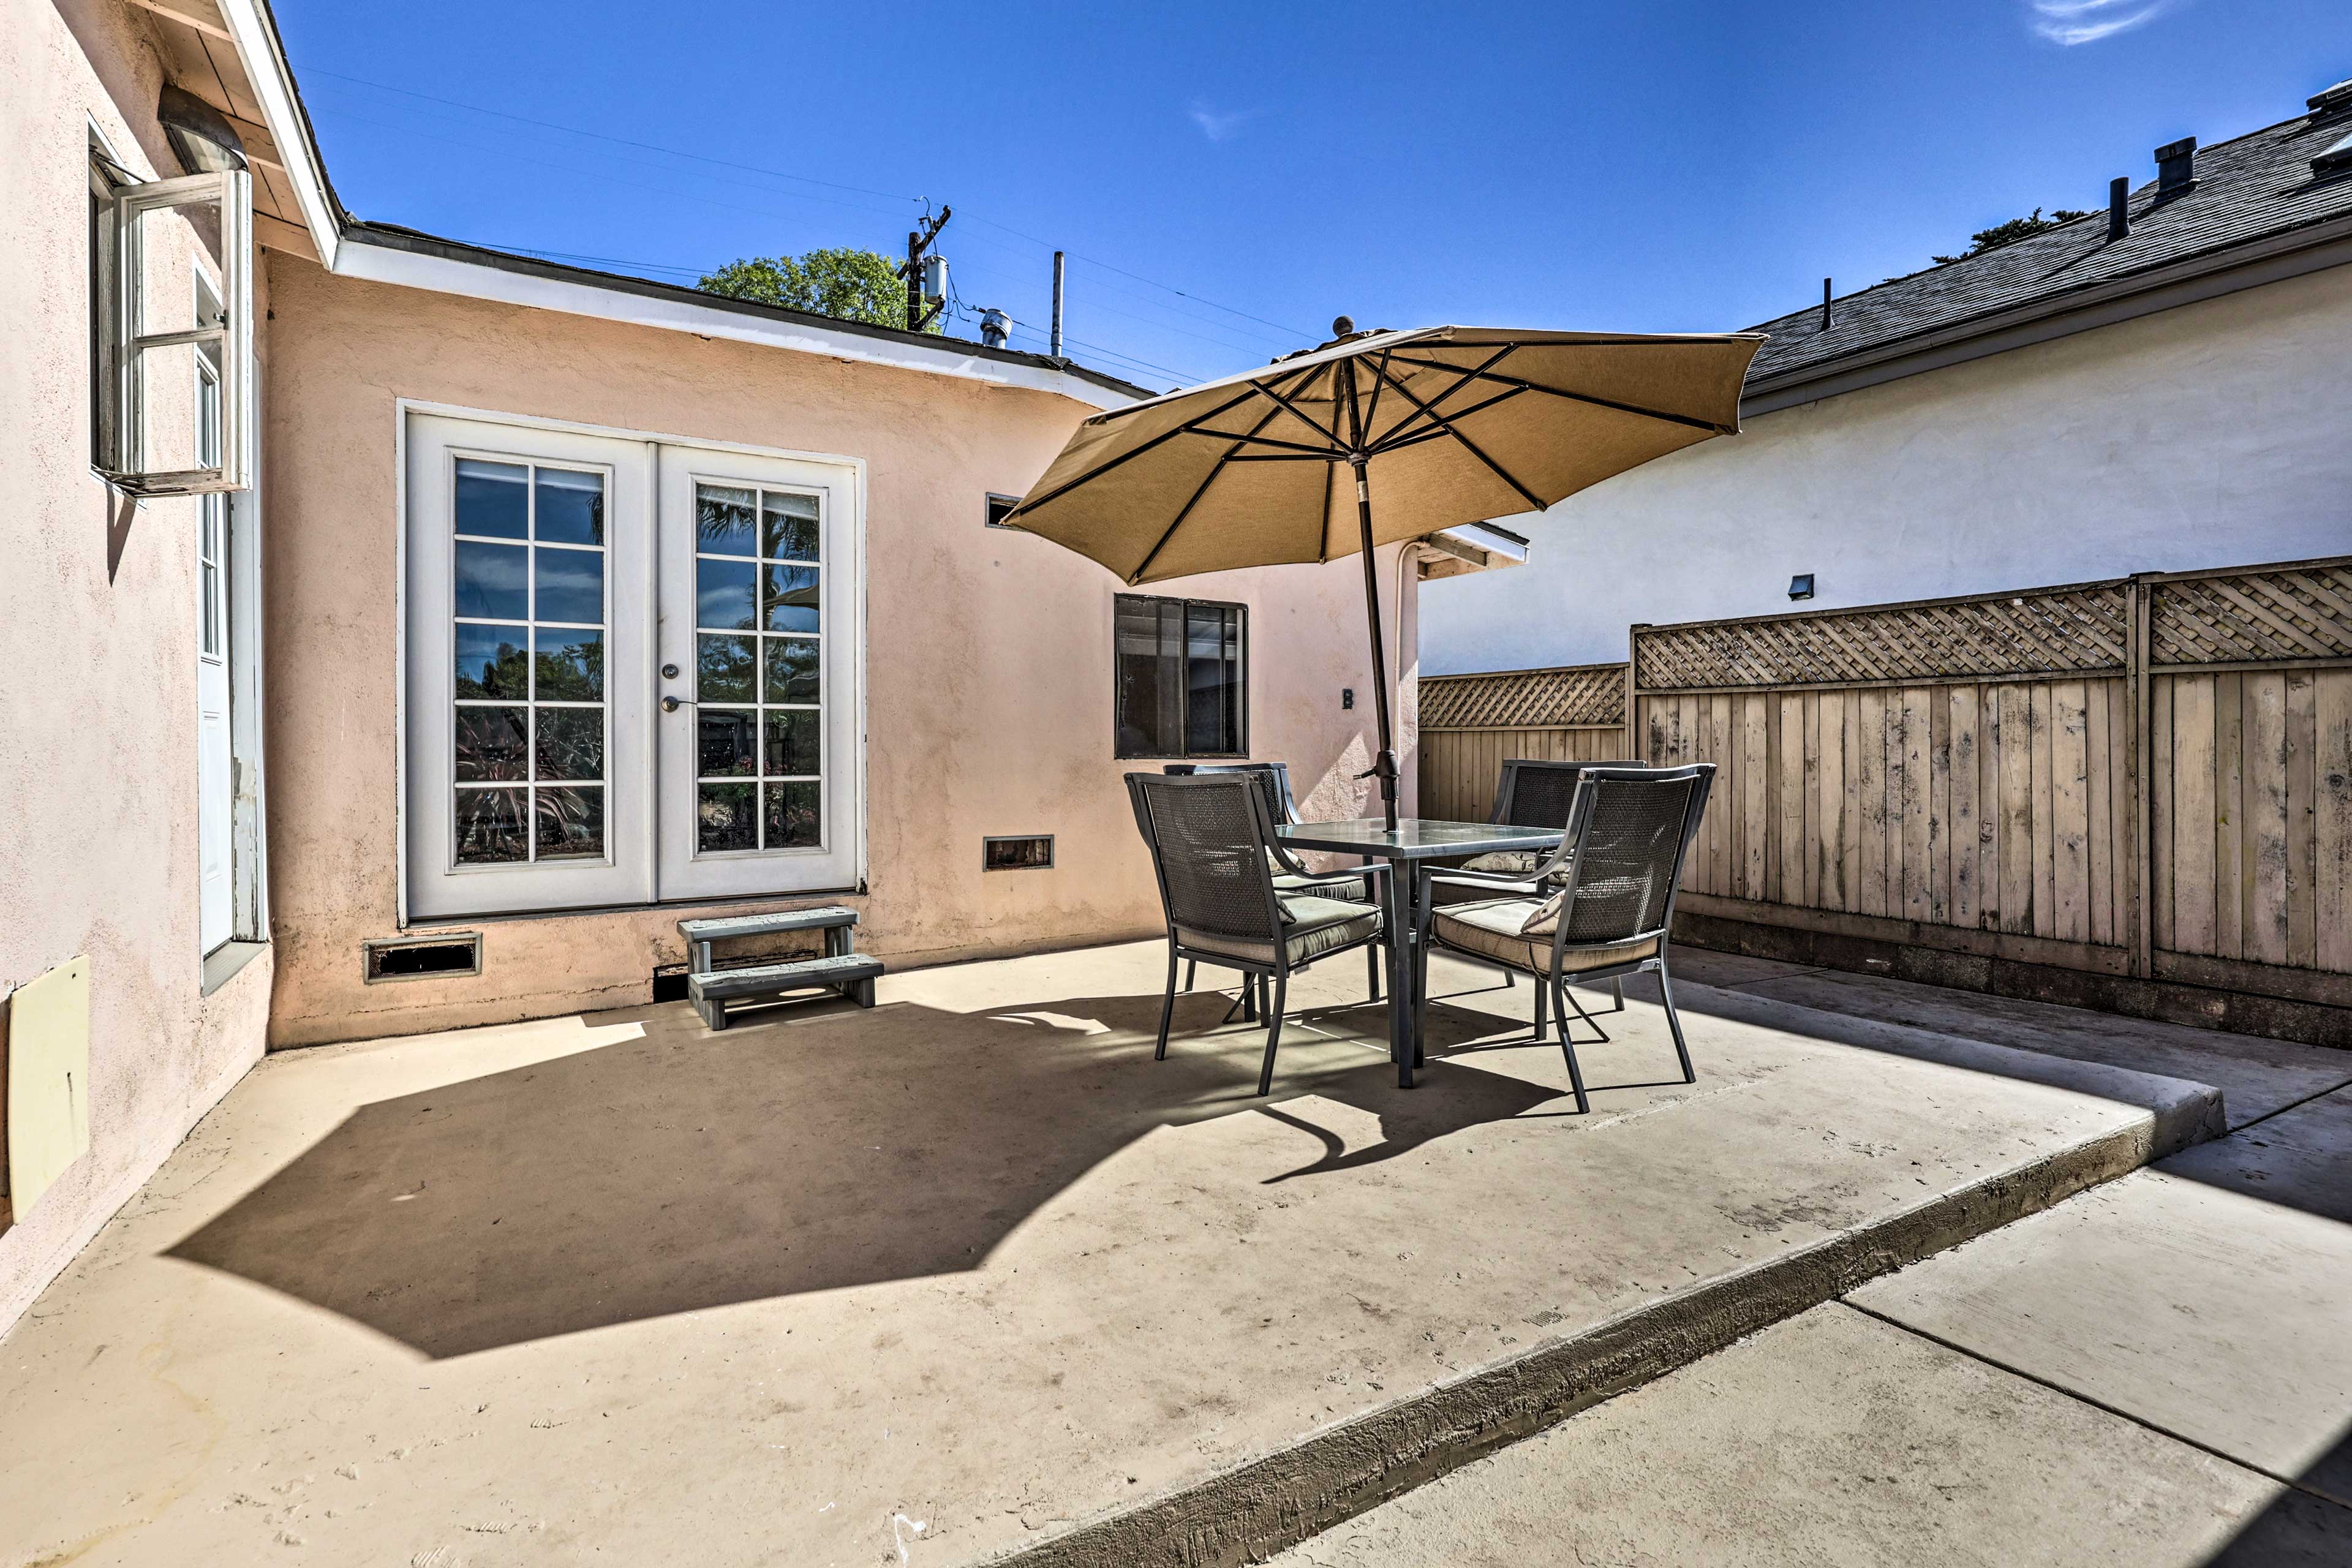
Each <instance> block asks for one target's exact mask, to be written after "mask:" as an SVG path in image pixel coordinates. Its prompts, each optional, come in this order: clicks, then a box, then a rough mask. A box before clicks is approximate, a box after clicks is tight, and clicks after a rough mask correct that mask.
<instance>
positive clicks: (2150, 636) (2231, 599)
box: [2147, 561, 2352, 665]
mask: <svg viewBox="0 0 2352 1568" xmlns="http://www.w3.org/2000/svg"><path fill="white" fill-rule="evenodd" d="M2150 591H2151V595H2152V596H2151V598H2150V599H2149V601H2148V618H2147V661H2148V663H2149V664H2150V665H2176V664H2237V663H2244V662H2249V661H2255V660H2262V661H2268V660H2273V659H2290V658H2352V562H2346V561H2335V562H2310V563H2302V564H2299V565H2295V566H2285V567H2272V568H2270V569H2268V570H2257V571H2250V572H2232V573H2227V574H2212V575H2209V576H2198V577H2174V578H2168V579H2160V580H2158V582H2156V583H2153V584H2150Z"/></svg>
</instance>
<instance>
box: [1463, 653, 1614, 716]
mask: <svg viewBox="0 0 2352 1568" xmlns="http://www.w3.org/2000/svg"><path fill="white" fill-rule="evenodd" d="M1624 721H1625V667H1624V666H1623V665H1622V664H1587V665H1578V666H1575V667H1573V668H1566V669H1516V670H1510V671H1507V672H1506V673H1504V674H1501V675H1434V676H1429V677H1426V678H1424V679H1423V681H1422V683H1421V727H1422V728H1423V729H1424V730H1518V729H1527V730H1534V729H1551V728H1559V727H1564V726H1568V725H1572V724H1622V723H1623V722H1624Z"/></svg>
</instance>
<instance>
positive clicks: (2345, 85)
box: [2304, 79, 2352, 120]
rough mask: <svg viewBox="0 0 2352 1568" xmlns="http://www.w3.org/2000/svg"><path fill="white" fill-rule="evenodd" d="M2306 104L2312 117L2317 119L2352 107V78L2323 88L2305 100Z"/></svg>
mask: <svg viewBox="0 0 2352 1568" xmlns="http://www.w3.org/2000/svg"><path fill="white" fill-rule="evenodd" d="M2304 105H2305V108H2307V109H2309V110H2311V114H2312V118H2313V119H2315V120H2317V119H2321V118H2324V117H2326V116H2327V115H2330V114H2338V113H2341V112H2342V111H2343V110H2347V109H2352V79H2347V80H2344V81H2339V82H2337V83H2336V85H2335V86H2334V87H2331V88H2325V89H2321V90H2320V91H2318V92H2315V93H2314V94H2313V95H2312V96H2311V97H2309V98H2307V99H2305V100H2304Z"/></svg>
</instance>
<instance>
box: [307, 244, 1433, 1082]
mask: <svg viewBox="0 0 2352 1568" xmlns="http://www.w3.org/2000/svg"><path fill="white" fill-rule="evenodd" d="M272 267H273V279H272V302H273V305H274V307H275V309H276V311H277V321H276V323H275V331H276V333H277V340H276V341H277V355H276V363H275V365H274V367H273V371H274V379H273V384H272V389H271V394H272V395H271V398H270V404H269V409H268V421H269V423H268V427H267V429H266V431H265V437H266V449H267V457H266V459H265V462H266V478H267V482H268V493H269V498H270V508H271V518H272V529H271V532H270V552H269V555H268V595H269V597H268V610H269V616H270V624H271V637H272V640H271V643H270V645H269V658H270V662H269V668H268V682H269V689H270V695H271V712H270V731H269V742H268V743H269V763H270V768H271V774H270V824H269V826H270V865H271V898H272V909H273V916H274V924H275V931H276V935H277V940H278V987H277V994H276V1001H275V1005H274V1007H273V1011H272V1018H271V1035H270V1037H271V1043H272V1044H273V1045H276V1046H288V1045H298V1044H306V1043H310V1042H316V1041H322V1040H332V1039H344V1038H351V1037H360V1036H367V1035H375V1034H384V1033H394V1032H400V1031H405V1030H419V1029H426V1028H441V1027H447V1026H455V1025H458V1024H467V1023H477V1022H487V1021H491V1020H499V1019H510V1018H517V1017H526V1016H543V1015H551V1014H555V1013H561V1012H568V1011H572V1010H575V1009H580V1008H584V1007H593V1006H609V1005H623V1004H626V1003H633V1002H640V1001H643V1000H645V999H646V997H647V996H648V995H649V994H650V985H651V979H652V975H653V973H654V970H655V968H656V965H657V964H661V963H679V962H682V961H683V960H684V958H685V952H684V949H683V946H682V944H681V943H680V942H679V941H678V938H677V929H676V925H677V921H678V919H679V918H681V916H683V915H686V914H688V913H691V912H694V911H693V910H690V909H688V908H683V907H679V906H668V907H660V908H648V909H637V910H625V911H604V912H594V913H585V914H570V915H562V916H543V917H530V918H509V919H500V920H491V921H447V922H440V923H441V924H442V925H443V926H446V927H449V928H460V927H462V928H468V929H473V928H478V929H480V930H481V931H483V932H484V943H483V965H484V973H482V974H480V975H479V976H475V977H464V978H452V979H446V980H442V979H434V980H415V981H404V982H400V983H398V984H377V985H367V984H363V983H362V979H361V949H360V943H361V942H362V940H363V939H365V938H368V937H382V936H390V935H393V934H394V933H395V932H396V931H397V930H398V923H397V922H398V907H399V906H398V894H399V877H400V866H399V861H398V858H397V847H396V841H395V831H394V830H395V824H396V821H397V813H398V810H399V798H398V794H397V786H396V777H395V772H394V762H395V754H396V746H397V740H398V737H397V733H396V730H395V723H394V680H395V674H396V668H397V665H396V655H395V635H396V630H397V611H396V607H395V592H394V589H395V541H396V536H397V529H398V526H399V522H398V519H397V517H396V512H395V507H396V502H395V497H394V430H395V418H396V415H395V400H396V399H398V398H402V397H406V398H410V399H415V400H423V401H429V402H434V403H440V404H447V405H458V406H462V407H467V408H474V409H483V410H493V411H497V412H500V413H505V414H516V415H528V416H540V417H547V418H555V419H563V420H572V421H577V422H580V423H584V424H592V425H600V426H614V427H619V428H623V429H628V430H635V431H646V432H652V433H656V434H663V435H670V436H678V437H693V438H698V439H707V440H722V441H732V442H741V443H747V444H752V445H758V446H765V447H779V448H785V449H792V450H800V451H818V452H830V453H839V454H843V455H846V456H853V457H859V458H864V459H865V460H866V464H867V503H866V595H867V617H868V624H869V627H870V631H869V636H868V647H867V652H866V709H867V718H868V729H869V736H870V739H869V742H868V746H867V811H866V820H867V859H868V867H869V884H870V893H869V894H868V895H867V896H865V897H861V898H856V899H852V900H846V901H849V902H851V903H853V904H855V905H856V906H857V907H858V908H859V909H860V910H861V911H862V913H863V916H864V921H865V923H864V925H863V927H862V928H861V930H860V932H859V937H858V945H859V947H860V949H861V951H871V952H877V953H879V954H880V955H881V956H883V957H884V958H885V959H887V960H891V961H894V962H896V963H898V964H900V965H902V966H903V965H906V964H911V963H933V962H940V961H943V960H947V959H953V958H959V957H969V956H978V955H982V954H986V953H993V952H1008V951H1015V950H1020V949H1024V948H1034V947H1044V946H1054V945H1064V944H1070V943H1077V942H1097V941H1108V940H1113V939H1118V938H1126V937H1132V936H1135V935H1138V934H1140V933H1142V932H1143V931H1146V930H1148V929H1156V924H1157V921H1158V918H1159V917H1158V903H1157V894H1156V892H1155V891H1154V889H1153V887H1152V884H1151V880H1150V867H1149V862H1148V860H1147V858H1146V857H1145V855H1144V853H1143V850H1142V847H1141V845H1140V843H1139V839H1138V837H1137V835H1136V830H1135V825H1134V821H1133V818H1132V816H1131V815H1130V814H1129V807H1128V804H1127V798H1126V795H1125V792H1124V790H1123V789H1122V787H1121V785H1120V784H1119V775H1120V774H1121V773H1123V772H1126V771H1128V770H1129V768H1131V767H1136V766H1156V765H1157V764H1136V763H1119V762H1117V761H1115V760H1114V759H1113V758H1112V755H1111V700H1112V686H1111V654H1110V635H1111V598H1112V595H1113V594H1114V593H1115V592H1117V591H1118V584H1117V582H1116V580H1115V579H1114V578H1113V577H1112V576H1111V575H1110V574H1108V573H1107V572H1105V571H1103V570H1102V569H1101V568H1100V567H1097V566H1096V565H1094V564H1093V563H1090V562H1087V561H1084V560H1082V559H1080V558H1079V557H1077V556H1076V555H1073V554H1071V553H1069V552H1066V551H1064V550H1061V549H1060V548H1058V547H1056V546H1055V545H1053V544H1050V543H1048V542H1045V541H1044V540H1040V539H1035V538H1031V537H1028V536H1026V535H1023V534H1019V533H1013V532H1008V531H1001V530H991V529H987V528H984V527H983V526H982V497H983V495H984V494H985V493H986V492H988V491H991V490H995V491H1001V492H1011V493H1019V492H1020V491H1022V490H1024V489H1026V488H1028V486H1029V485H1030V484H1031V483H1032V482H1033V481H1034V479H1035V478H1036V477H1037V475H1038V474H1040V473H1042V472H1043V471H1044V470H1045V466H1046V464H1047V463H1048V462H1049V461H1050V460H1051V459H1052V458H1053V456H1054V454H1055V452H1056V451H1058V450H1059V449H1060V447H1061V444H1062V442H1063V440H1064V439H1065V438H1066V436H1067V435H1068V433H1069V431H1070V430H1071V429H1072V428H1073V427H1074V426H1076V423H1077V421H1078V420H1079V419H1080V418H1082V417H1083V416H1085V415H1086V414H1087V412H1089V410H1087V409H1086V408H1083V407H1081V406H1079V405H1076V404H1075V403H1073V402H1070V401H1069V400H1067V399H1065V398H1061V397H1058V396H1055V395H1050V394H1046V393H1039V392H1029V391H1022V390H1015V389H1008V388H1001V387H997V388H992V387H988V386H983V385H982V384H977V383H974V382H970V381H964V380H960V379H955V378H950V377H947V376H940V375H930V374H920V373H917V372H911V371H899V370H893V369H887V368H883V367H879V366H875V365H868V364H853V363H845V362H841V361H835V360H832V359H829V358H824V357H822V356H816V355H811V354H805V353H789V352H782V351H778V350H773V349H762V348H758V347H753V346H751V345H747V344H741V343H733V342H711V341H706V340H702V339H699V338H697V337H694V336H692V335H689V334H686V333H679V332H670V331H657V330H653V329H648V328H643V327H635V326H628V325H625V324H620V323H614V322H607V321H595V320H591V319H587V318H583V317H577V316H570V315H562V314H557V313H554V312H551V311H545V310H531V309H527V308H521V307H515V306H509V305H502V304H494V303H489V302H486V301H481V300H467V299H462V298H457V297H453V296H448V295H442V294H436V293H428V292H425V291H421V290H416V289H404V288H397V287H394V286H390V285H383V284H375V283H367V282H360V281H355V280H352V279H343V278H336V277H331V276H330V275H328V274H326V273H324V272H321V271H320V269H319V268H316V267H314V266H311V265H309V264H307V263H303V262H299V261H294V260H290V259H288V258H273V260H272ZM1396 555H1397V552H1396V551H1394V550H1390V551H1385V552H1382V574H1381V575H1382V578H1383V581H1384V582H1385V583H1386V584H1389V589H1390V591H1391V592H1393V591H1394V587H1395V584H1396V582H1397V578H1398V570H1397V563H1396ZM1150 591H1152V592H1155V593H1171V594H1178V595H1194V596H1199V597H1204V598H1217V599H1228V600H1236V601H1239V602H1241V603H1243V604H1245V605H1249V606H1250V622H1249V637H1250V725H1251V738H1252V749H1253V754H1254V755H1255V756H1258V757H1264V758H1280V759H1285V760H1286V761H1288V762H1289V763H1291V765H1292V768H1293V771H1294V773H1295V775H1296V776H1297V782H1298V785H1299V787H1300V789H1301V791H1302V793H1308V794H1310V798H1311V802H1312V807H1313V809H1315V810H1317V811H1318V812H1323V813H1328V814H1330V815H1351V814H1353V813H1354V811H1355V810H1356V809H1357V803H1358V802H1359V801H1360V799H1361V797H1362V793H1363V789H1364V786H1363V785H1362V784H1359V783H1357V782H1356V781H1355V780H1353V779H1352V777H1350V776H1349V775H1351V774H1353V773H1359V772H1360V771H1362V770H1363V769H1364V768H1365V767H1366V766H1367V765H1369V754H1370V741H1369V738H1368V736H1367V733H1366V727H1367V726H1368V725H1369V722H1370V702H1369V700H1368V698H1369V693H1368V686H1369V682H1368V680H1367V678H1366V660H1367V658H1368V655H1367V653H1366V650H1365V646H1364V633H1363V609H1362V578H1361V575H1360V568H1359V566H1358V565H1357V564H1356V563H1352V562H1343V563H1334V564H1333V565H1330V566H1328V567H1309V566H1297V567H1285V568H1280V569H1276V570H1272V571H1265V572H1256V573H1248V574H1225V575H1220V576H1211V577H1202V578H1197V579H1192V580H1190V581H1188V582H1185V583H1181V584H1161V585H1159V586H1157V587H1155V588H1154V589H1152V590H1150ZM1413 591H1414V590H1413V586H1412V584H1407V586H1406V589H1405V593H1406V597H1407V599H1408V601H1410V600H1411V598H1412V594H1413ZM1405 608H1406V610H1407V613H1408V615H1409V614H1410V611H1411V605H1410V602H1408V604H1407V605H1406V606H1405ZM1394 613H1395V607H1394V606H1393V605H1392V606H1391V616H1393V615H1394ZM1394 625H1395V622H1394V620H1393V619H1391V626H1394ZM1394 646H1395V645H1394V643H1393V642H1392V643H1391V648H1393V647H1394ZM1407 646H1408V647H1410V646H1411V645H1410V644H1409V643H1408V645H1407ZM1343 687H1354V688H1356V689H1357V690H1358V691H1359V693H1360V694H1364V695H1365V696H1366V697H1367V700H1366V701H1364V702H1362V703H1360V705H1359V706H1358V708H1357V709H1355V710H1353V711H1344V712H1343V711H1342V710H1341V709H1340V706H1339V700H1340V696H1339V694H1340V689H1341V688H1343ZM1409 711H1410V709H1409V705H1408V714H1409ZM1405 776H1406V778H1407V779H1408V780H1410V778H1411V777H1412V764H1411V761H1410V758H1409V757H1408V758H1407V760H1406V763H1405ZM1033 832H1034V833H1052V834H1054V835H1055V837H1056V846H1055V848H1056V864H1055V868H1053V869H1051V870H1042V871H1018V872H995V873H982V871H981V869H980V863H981V839H982V836H983V835H988V834H1020V833H1033ZM792 901H793V900H778V901H777V902H778V903H781V904H787V905H788V904H789V903H791V902H792ZM798 901H800V902H807V901H810V900H798ZM744 907H750V908H759V907H766V906H761V905H757V904H754V905H751V906H744ZM420 929H422V928H420Z"/></svg>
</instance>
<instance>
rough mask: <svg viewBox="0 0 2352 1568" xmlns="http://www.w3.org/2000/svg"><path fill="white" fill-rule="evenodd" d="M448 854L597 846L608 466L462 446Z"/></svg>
mask: <svg viewBox="0 0 2352 1568" xmlns="http://www.w3.org/2000/svg"><path fill="white" fill-rule="evenodd" d="M450 510H451V516H450V520H449V521H450V529H451V531H452V532H453V533H454V534H456V535H457V541H456V549H455V555H454V559H453V565H452V574H453V577H454V581H453V583H452V584H451V589H452V593H451V602H452V604H453V605H454V606H455V610H456V616H457V626H455V628H454V638H453V640H454V642H455V645H456V649H457V686H456V690H457V712H456V714H455V715H454V718H453V722H454V725H455V740H456V759H457V792H456V794H457V798H456V802H455V806H456V812H457V839H456V842H457V864H459V865H461V866H498V865H527V864H530V863H532V862H535V861H536V862H549V861H560V860H601V859H603V858H605V838H604V826H605V798H604V794H605V788H606V783H607V781H606V779H605V776H604V758H605V742H606V735H607V726H606V715H605V706H604V621H605V609H604V588H605V584H604V575H605V574H604V475H603V474H601V473H583V472H580V471H578V470H574V469H569V468H539V467H537V466H536V465H534V464H530V463H510V462H500V461H497V460H493V459H488V458H458V459H457V473H456V478H455V483H454V485H453V486H452V489H451V509H450Z"/></svg>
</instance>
